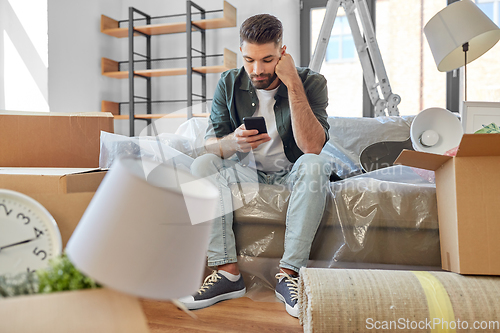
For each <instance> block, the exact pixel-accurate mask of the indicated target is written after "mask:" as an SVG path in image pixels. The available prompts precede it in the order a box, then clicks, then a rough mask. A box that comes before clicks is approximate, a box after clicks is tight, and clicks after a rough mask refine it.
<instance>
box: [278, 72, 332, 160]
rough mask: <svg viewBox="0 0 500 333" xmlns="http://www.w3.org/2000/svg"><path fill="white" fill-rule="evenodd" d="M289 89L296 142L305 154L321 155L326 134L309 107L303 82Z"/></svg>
mask: <svg viewBox="0 0 500 333" xmlns="http://www.w3.org/2000/svg"><path fill="white" fill-rule="evenodd" d="M287 88H288V98H289V101H290V113H291V118H292V130H293V135H294V137H295V141H296V142H297V145H298V147H299V148H300V150H302V151H303V152H304V153H312V154H319V153H320V152H321V149H322V148H323V145H324V143H325V132H324V129H323V126H321V123H320V122H319V121H318V119H317V118H316V116H315V115H314V112H313V111H312V109H311V107H310V105H309V102H308V100H307V96H306V93H305V91H304V86H303V85H302V81H300V79H299V80H298V82H296V83H293V84H290V87H287Z"/></svg>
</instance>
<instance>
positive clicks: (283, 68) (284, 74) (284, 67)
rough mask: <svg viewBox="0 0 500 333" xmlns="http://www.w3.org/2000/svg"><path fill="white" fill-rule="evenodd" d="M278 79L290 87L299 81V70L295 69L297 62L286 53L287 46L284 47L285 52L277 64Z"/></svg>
mask: <svg viewBox="0 0 500 333" xmlns="http://www.w3.org/2000/svg"><path fill="white" fill-rule="evenodd" d="M274 71H275V72H276V75H278V78H279V79H280V80H281V82H283V84H284V85H285V86H287V87H289V86H290V85H291V84H292V83H293V82H295V81H296V80H297V79H299V75H298V74H297V69H296V68H295V62H294V61H293V58H292V56H291V55H290V54H288V53H286V46H283V51H282V54H281V58H280V60H279V61H278V63H277V64H276V68H275V69H274Z"/></svg>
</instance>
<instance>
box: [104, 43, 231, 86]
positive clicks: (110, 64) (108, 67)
mask: <svg viewBox="0 0 500 333" xmlns="http://www.w3.org/2000/svg"><path fill="white" fill-rule="evenodd" d="M232 68H236V53H234V52H232V51H229V50H228V49H224V62H223V65H217V66H200V67H193V71H195V72H199V73H205V74H208V73H222V72H224V71H227V70H229V69H232ZM134 73H135V74H138V75H142V76H147V77H157V76H174V75H185V74H186V73H187V69H186V68H165V69H141V70H136V71H134ZM101 74H102V75H104V76H107V77H110V78H113V79H128V71H120V70H119V64H118V61H114V60H111V59H108V58H101Z"/></svg>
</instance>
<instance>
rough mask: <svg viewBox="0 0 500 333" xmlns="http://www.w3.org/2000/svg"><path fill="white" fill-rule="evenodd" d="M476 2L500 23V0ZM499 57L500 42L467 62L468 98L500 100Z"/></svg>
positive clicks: (480, 0)
mask: <svg viewBox="0 0 500 333" xmlns="http://www.w3.org/2000/svg"><path fill="white" fill-rule="evenodd" d="M476 4H477V6H478V7H479V8H480V9H481V10H482V11H483V12H484V13H485V14H486V15H488V17H489V18H490V19H491V20H492V21H493V22H495V24H497V25H499V23H500V17H499V16H500V0H476ZM498 59H500V43H497V44H496V45H495V46H494V47H492V48H491V49H490V50H488V51H487V52H486V53H485V54H483V55H482V56H481V57H479V58H478V59H476V60H474V61H473V62H471V63H469V64H467V100H469V101H490V102H492V101H498V100H500V82H499V81H498V73H500V62H499V61H498ZM462 79H463V77H462ZM462 89H464V87H462ZM462 91H463V90H462Z"/></svg>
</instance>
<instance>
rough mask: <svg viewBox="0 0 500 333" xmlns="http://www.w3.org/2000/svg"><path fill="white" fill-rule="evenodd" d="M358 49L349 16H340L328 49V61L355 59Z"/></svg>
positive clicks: (334, 26)
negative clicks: (348, 19)
mask: <svg viewBox="0 0 500 333" xmlns="http://www.w3.org/2000/svg"><path fill="white" fill-rule="evenodd" d="M355 54H356V49H355V48H354V40H353V39H352V34H351V28H350V27H349V21H347V16H338V17H337V18H336V19H335V23H334V25H333V29H332V34H331V36H330V41H329V42H328V47H327V49H326V61H338V60H347V59H349V60H351V59H354V57H355Z"/></svg>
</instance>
